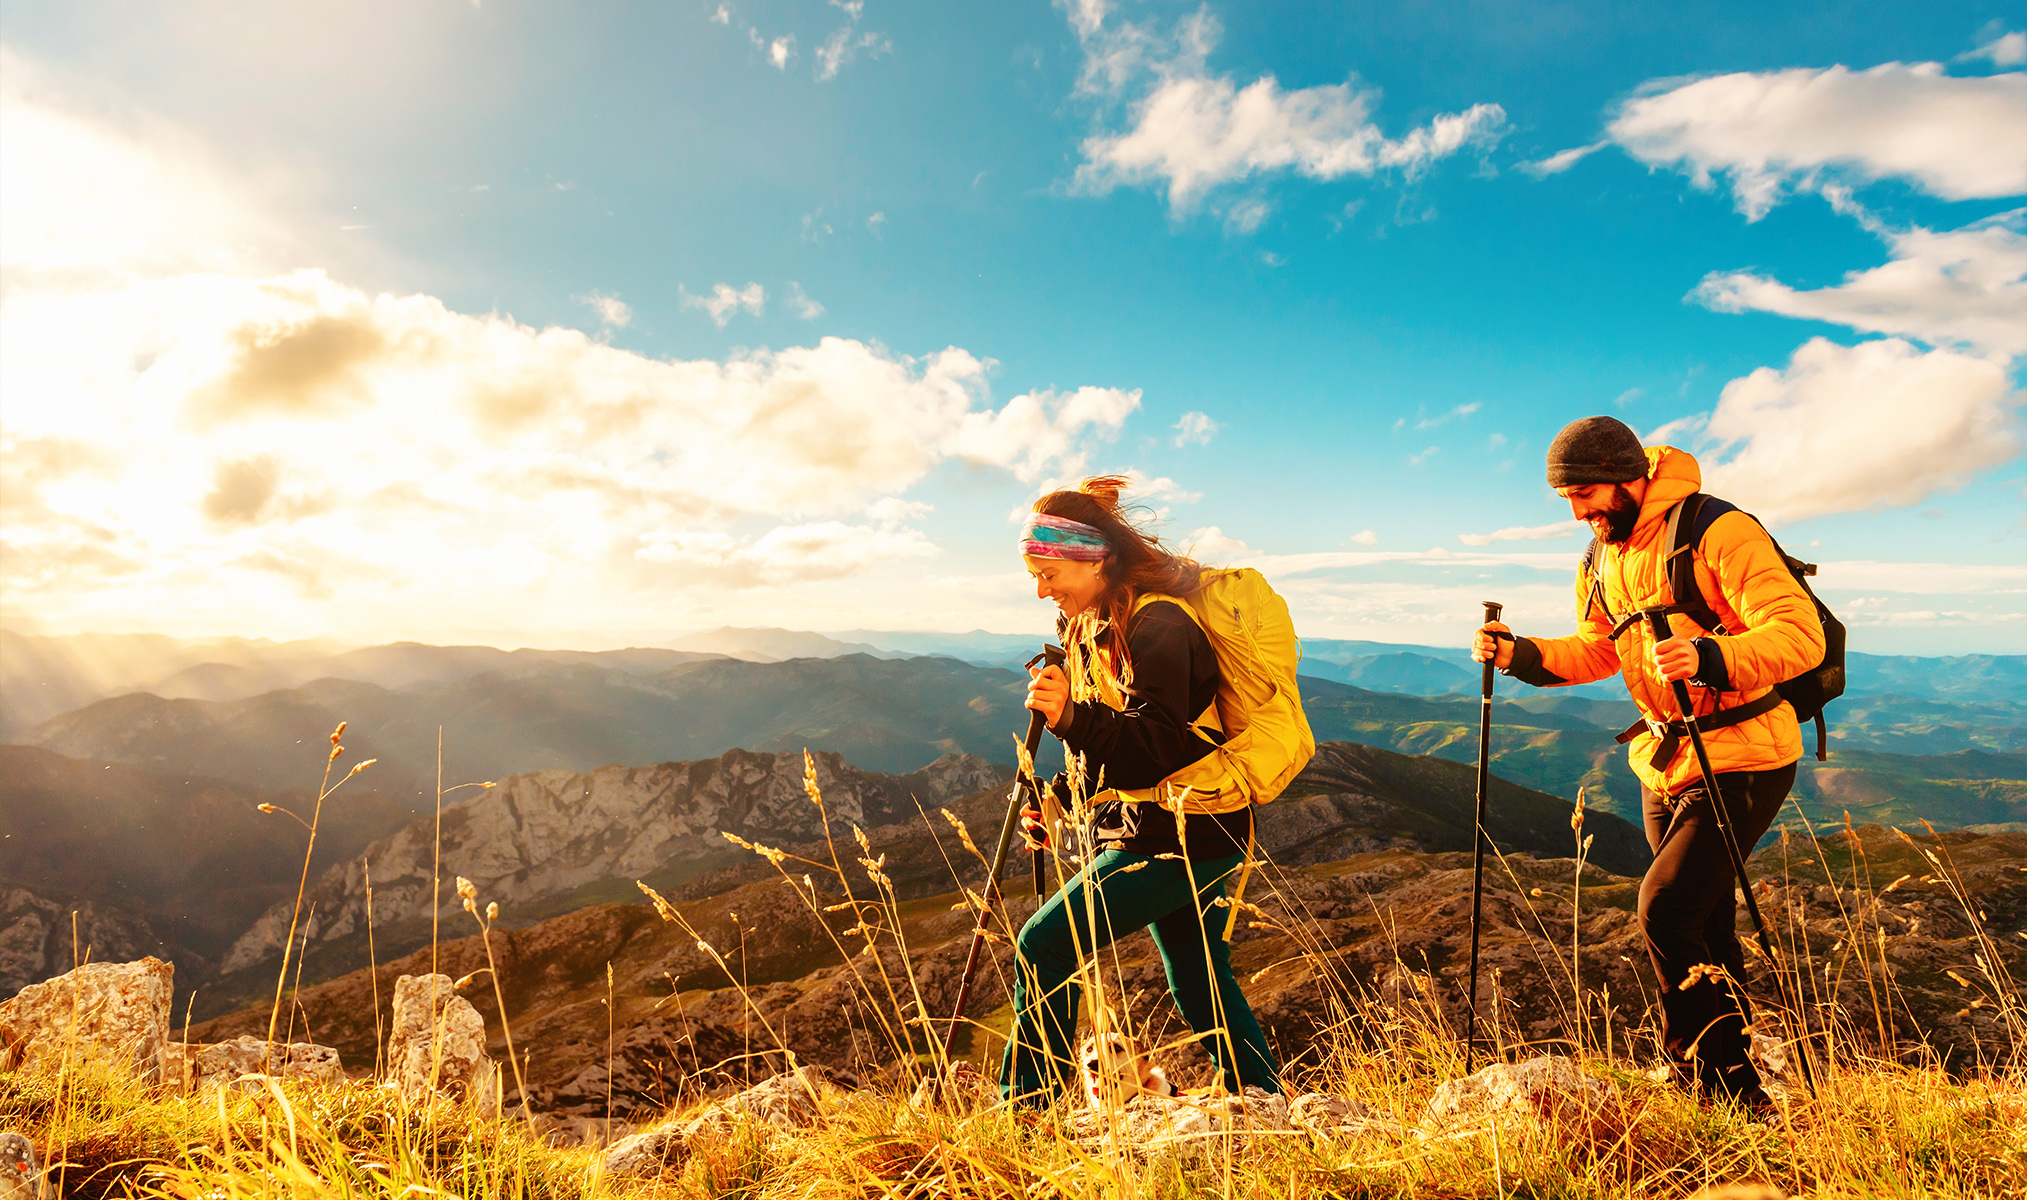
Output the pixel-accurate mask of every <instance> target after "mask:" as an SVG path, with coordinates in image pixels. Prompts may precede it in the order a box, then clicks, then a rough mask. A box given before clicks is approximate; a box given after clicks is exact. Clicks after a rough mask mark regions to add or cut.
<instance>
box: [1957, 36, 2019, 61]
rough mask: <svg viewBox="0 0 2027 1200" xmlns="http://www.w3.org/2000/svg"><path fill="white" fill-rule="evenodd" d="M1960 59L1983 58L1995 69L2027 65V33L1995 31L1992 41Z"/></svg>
mask: <svg viewBox="0 0 2027 1200" xmlns="http://www.w3.org/2000/svg"><path fill="white" fill-rule="evenodd" d="M1959 57H1962V58H1966V59H1975V58H1982V59H1985V60H1986V61H1988V62H1990V63H1991V64H1992V65H1993V66H1995V67H2017V66H2019V65H2021V64H2022V63H2027V33H2022V32H2020V31H2019V30H2014V31H2013V32H2012V33H1998V32H1997V31H1994V35H1993V37H1992V38H1991V40H1989V41H1987V42H1985V43H1983V44H1982V45H1980V46H1979V47H1978V48H1977V49H1976V50H1973V51H1971V52H1970V53H1968V54H1964V55H1961V56H1959Z"/></svg>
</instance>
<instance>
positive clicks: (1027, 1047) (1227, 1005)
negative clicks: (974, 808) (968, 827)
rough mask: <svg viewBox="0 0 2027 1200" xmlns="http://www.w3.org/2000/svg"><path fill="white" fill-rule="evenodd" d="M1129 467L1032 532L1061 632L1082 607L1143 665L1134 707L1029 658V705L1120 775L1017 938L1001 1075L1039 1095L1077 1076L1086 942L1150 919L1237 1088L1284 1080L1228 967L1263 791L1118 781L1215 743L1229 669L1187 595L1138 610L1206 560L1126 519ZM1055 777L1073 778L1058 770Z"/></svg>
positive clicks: (1030, 815)
mask: <svg viewBox="0 0 2027 1200" xmlns="http://www.w3.org/2000/svg"><path fill="white" fill-rule="evenodd" d="M1126 482H1127V481H1126V480H1124V479H1122V478H1118V477H1113V476H1101V477H1098V478H1094V479H1087V480H1085V481H1084V482H1083V484H1082V485H1080V486H1079V487H1078V488H1077V490H1076V491H1059V492H1051V493H1050V494H1048V495H1047V496H1044V497H1042V498H1041V499H1040V500H1038V501H1036V502H1035V505H1034V511H1033V513H1032V515H1030V517H1029V518H1028V521H1027V524H1026V525H1025V526H1024V527H1023V529H1022V530H1021V535H1020V552H1021V559H1022V561H1023V562H1024V563H1025V564H1026V566H1027V569H1028V573H1029V574H1030V575H1032V576H1033V577H1034V580H1035V594H1036V596H1038V597H1039V598H1041V599H1044V600H1052V601H1054V602H1055V604H1056V610H1057V614H1058V616H1057V626H1058V630H1059V632H1061V633H1062V634H1063V635H1064V636H1065V638H1066V641H1065V644H1066V645H1067V644H1068V641H1069V639H1070V638H1071V637H1072V636H1073V635H1074V634H1075V633H1076V632H1077V630H1076V629H1075V628H1074V626H1076V625H1077V624H1079V623H1080V621H1079V618H1081V619H1082V623H1085V624H1086V625H1087V627H1088V623H1092V622H1096V623H1098V633H1097V634H1096V637H1095V650H1096V653H1097V655H1098V656H1100V657H1101V658H1103V659H1105V660H1106V664H1105V665H1106V667H1107V668H1108V669H1109V674H1110V676H1111V677H1112V678H1115V679H1119V680H1122V681H1130V682H1129V683H1128V684H1127V686H1126V687H1125V688H1124V689H1123V691H1124V695H1123V701H1124V707H1121V708H1114V707H1112V706H1110V705H1107V704H1105V703H1102V702H1100V701H1098V700H1086V701H1083V702H1073V701H1072V700H1071V695H1070V690H1071V689H1070V680H1069V677H1068V675H1066V674H1065V672H1064V671H1063V669H1062V668H1060V667H1054V666H1051V667H1048V668H1046V669H1041V670H1035V671H1031V672H1030V674H1031V675H1032V676H1033V678H1032V680H1031V681H1030V683H1029V685H1028V698H1027V707H1028V708H1030V709H1033V710H1034V711H1036V712H1039V713H1041V714H1042V715H1043V716H1044V717H1046V718H1047V720H1048V727H1049V730H1050V732H1052V733H1054V734H1055V735H1056V736H1057V737H1058V738H1060V739H1061V740H1062V742H1063V745H1064V747H1065V748H1066V750H1067V751H1068V752H1070V753H1075V754H1081V755H1083V756H1084V760H1085V767H1084V778H1086V779H1089V780H1094V781H1095V780H1100V779H1101V778H1102V781H1103V784H1104V787H1105V789H1106V790H1105V791H1102V792H1100V793H1098V794H1097V795H1095V796H1093V797H1092V801H1093V806H1094V813H1093V818H1092V830H1091V832H1092V834H1093V835H1094V841H1095V842H1096V846H1095V847H1094V848H1095V849H1096V850H1097V851H1098V852H1097V853H1096V854H1094V856H1093V857H1092V859H1091V861H1090V863H1089V864H1088V865H1086V866H1085V868H1084V869H1083V870H1082V871H1080V872H1078V873H1077V875H1076V877H1075V878H1073V879H1071V880H1070V881H1069V882H1068V883H1067V884H1065V885H1064V886H1063V887H1062V889H1061V890H1059V891H1058V892H1057V893H1056V894H1055V896H1054V897H1052V898H1050V899H1049V900H1048V901H1047V902H1046V903H1044V904H1043V905H1042V906H1041V908H1040V910H1039V911H1037V912H1036V913H1035V915H1034V917H1033V918H1032V919H1030V920H1029V921H1028V923H1027V925H1026V926H1024V927H1023V928H1022V929H1021V932H1020V937H1019V938H1018V940H1017V942H1016V948H1017V951H1018V955H1019V958H1018V962H1017V964H1016V970H1015V984H1014V1012H1015V1014H1016V1016H1015V1024H1014V1032H1013V1037H1012V1039H1011V1040H1010V1041H1009V1042H1008V1043H1007V1048H1006V1057H1005V1060H1004V1063H1003V1065H1002V1069H1001V1092H1002V1095H1003V1096H1005V1097H1007V1098H1008V1099H1011V1100H1014V1101H1015V1102H1017V1103H1021V1104H1024V1105H1029V1106H1035V1107H1041V1106H1046V1105H1047V1104H1049V1103H1051V1102H1052V1101H1053V1100H1054V1099H1055V1098H1056V1097H1057V1096H1059V1095H1061V1094H1063V1093H1064V1092H1065V1090H1068V1091H1070V1092H1071V1094H1075V1088H1074V1087H1072V1086H1071V1080H1072V1079H1073V1078H1074V1077H1075V1072H1076V1069H1077V1068H1076V1064H1075V1063H1074V1062H1073V1056H1072V1038H1073V1037H1074V1036H1075V1033H1076V1029H1077V1009H1078V1002H1079V1000H1080V998H1081V997H1080V995H1079V991H1080V987H1079V984H1078V982H1077V980H1076V979H1075V978H1074V977H1075V975H1076V973H1077V965H1078V955H1079V953H1080V952H1083V953H1090V952H1092V951H1095V950H1097V949H1099V948H1102V947H1104V946H1106V945H1109V944H1110V943H1111V942H1112V941H1114V940H1115V939H1117V938H1119V937H1122V936H1124V935H1126V934H1129V933H1132V932H1133V931H1134V930H1136V929H1140V928H1142V927H1143V926H1144V927H1148V928H1149V929H1150V930H1151V932H1152V933H1153V935H1154V944H1155V946H1156V948H1157V949H1159V950H1160V951H1161V961H1162V965H1163V967H1164V968H1166V970H1167V972H1168V987H1169V992H1170V993H1171V995H1173V997H1174V999H1175V1006H1176V1008H1177V1009H1178V1010H1179V1011H1180V1012H1181V1013H1182V1016H1183V1019H1184V1020H1186V1021H1188V1022H1189V1024H1190V1028H1191V1029H1193V1030H1195V1031H1196V1032H1197V1033H1199V1034H1207V1035H1210V1036H1207V1037H1205V1038H1204V1041H1205V1043H1206V1044H1207V1045H1208V1046H1209V1048H1210V1050H1211V1052H1212V1054H1213V1055H1214V1057H1215V1058H1216V1059H1217V1062H1218V1066H1219V1067H1220V1068H1222V1070H1223V1077H1224V1086H1225V1088H1226V1089H1227V1090H1229V1091H1232V1092H1237V1091H1239V1090H1240V1088H1241V1087H1242V1086H1243V1085H1247V1084H1251V1085H1253V1086H1256V1087H1260V1088H1264V1089H1266V1090H1267V1091H1269V1092H1279V1091H1280V1090H1281V1084H1280V1080H1279V1076H1280V1064H1279V1063H1277V1062H1276V1061H1275V1059H1274V1054H1273V1052H1272V1051H1271V1050H1269V1049H1268V1048H1267V1041H1266V1038H1265V1037H1264V1036H1263V1035H1262V1033H1261V1032H1260V1023H1259V1022H1258V1021H1257V1020H1256V1019H1255V1018H1254V1016H1253V1010H1252V1007H1251V1006H1250V1005H1248V1004H1247V1003H1246V997H1245V994H1244V993H1242V992H1241V991H1240V990H1239V983H1238V980H1237V979H1236V978H1234V977H1233V975H1232V965H1231V946H1230V945H1229V944H1228V943H1227V942H1226V940H1225V937H1224V930H1225V919H1224V917H1225V912H1226V910H1225V909H1224V908H1223V907H1221V906H1214V901H1216V900H1217V899H1219V898H1220V897H1222V896H1224V895H1225V891H1226V881H1227V879H1228V878H1232V877H1235V876H1236V875H1237V874H1238V872H1239V870H1240V866H1241V864H1242V863H1243V861H1244V860H1245V858H1246V855H1247V852H1248V849H1249V844H1250V835H1251V833H1252V812H1251V810H1250V808H1242V809H1240V810H1239V811H1237V812H1232V813H1220V814H1216V815H1189V816H1186V817H1184V816H1179V815H1177V814H1176V813H1173V812H1171V811H1169V810H1168V809H1165V808H1162V807H1160V806H1159V805H1158V804H1153V803H1145V802H1134V801H1131V800H1126V799H1123V798H1121V797H1120V796H1119V795H1118V794H1117V792H1116V791H1114V790H1113V789H1126V790H1129V791H1130V790H1135V789H1146V788H1152V787H1154V786H1155V785H1157V784H1159V783H1161V782H1162V781H1163V780H1164V779H1166V778H1168V777H1169V776H1170V775H1172V774H1174V773H1175V772H1176V771H1178V770H1180V769H1182V768H1183V767H1186V766H1188V765H1190V764H1191V763H1194V762H1196V761H1197V760H1199V759H1201V758H1203V757H1205V756H1206V755H1208V754H1210V753H1211V752H1212V750H1213V749H1214V748H1215V747H1214V744H1213V743H1212V742H1210V741H1209V740H1207V739H1206V738H1204V737H1203V736H1201V735H1200V734H1199V733H1198V732H1197V731H1196V730H1195V729H1194V728H1193V727H1192V723H1193V721H1194V719H1195V718H1197V717H1198V716H1200V715H1201V714H1203V713H1204V712H1205V710H1206V709H1208V708H1210V707H1211V706H1212V704H1213V703H1214V702H1215V700H1216V698H1217V692H1218V683H1219V673H1218V661H1217V658H1216V656H1215V655H1214V653H1213V652H1212V649H1211V644H1210V641H1209V639H1208V638H1206V636H1205V635H1204V632H1203V630H1202V629H1200V628H1199V627H1198V626H1197V624H1196V623H1195V622H1194V621H1192V620H1191V619H1190V616H1189V614H1188V613H1186V612H1184V611H1183V608H1182V606H1180V605H1178V604H1176V603H1174V602H1173V601H1167V600H1160V601H1154V602H1152V603H1149V604H1146V605H1145V606H1142V607H1139V608H1138V609H1137V610H1136V607H1135V604H1136V601H1137V600H1138V599H1139V598H1140V597H1142V596H1143V595H1149V594H1158V595H1163V596H1187V595H1189V594H1190V593H1191V592H1193V591H1195V590H1196V588H1197V586H1198V577H1199V574H1200V572H1201V570H1202V568H1200V567H1199V566H1198V564H1196V563H1195V562H1192V561H1191V560H1190V559H1188V558H1184V557H1181V556H1179V555H1175V554H1171V553H1169V552H1168V550H1167V549H1166V548H1165V547H1164V546H1163V545H1162V544H1161V542H1160V541H1159V540H1158V539H1156V538H1154V537H1151V536H1149V535H1148V534H1146V533H1144V532H1142V531H1141V530H1140V529H1138V528H1136V527H1135V526H1134V525H1133V524H1131V523H1129V521H1128V520H1127V518H1126V516H1125V514H1124V512H1122V509H1121V506H1120V502H1119V493H1120V491H1121V489H1122V488H1123V487H1124V486H1125V484H1126ZM1075 661H1076V659H1075V657H1074V656H1073V658H1072V662H1073V663H1074V662H1075ZM1101 770H1102V771H1103V772H1104V774H1103V775H1102V777H1101V776H1100V774H1099V772H1100V771H1101ZM1053 790H1054V791H1056V793H1057V795H1058V796H1059V797H1060V796H1062V795H1063V794H1064V792H1065V790H1066V789H1065V788H1064V786H1063V784H1062V782H1061V777H1060V776H1059V777H1058V783H1057V785H1056V787H1055V788H1054V789H1053ZM1023 827H1024V832H1025V834H1026V836H1027V837H1028V840H1029V845H1030V847H1034V846H1036V845H1038V844H1039V843H1040V842H1041V841H1042V840H1043V839H1045V837H1046V833H1045V826H1044V824H1043V820H1042V814H1041V813H1039V812H1035V811H1034V810H1029V811H1028V812H1027V813H1026V814H1025V815H1024V820H1023ZM1185 855H1187V858H1186V859H1185V857H1184V856H1185ZM1122 872H1129V873H1126V874H1122ZM1192 879H1194V894H1192ZM1094 905H1095V908H1096V911H1095V913H1093V911H1092V906H1094ZM1206 911H1208V912H1209V913H1210V914H1212V915H1211V919H1210V920H1209V922H1208V928H1207V927H1206V926H1207V922H1206V920H1205V913H1206ZM1094 918H1095V919H1094ZM1094 929H1095V937H1094V934H1093V930H1094ZM1214 1031H1215V1032H1214Z"/></svg>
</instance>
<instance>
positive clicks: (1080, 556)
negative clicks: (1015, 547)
mask: <svg viewBox="0 0 2027 1200" xmlns="http://www.w3.org/2000/svg"><path fill="white" fill-rule="evenodd" d="M1021 553H1022V554H1024V555H1026V556H1027V557H1029V558H1067V559H1071V560H1073V561H1076V562H1100V561H1103V559H1104V558H1105V556H1106V555H1108V554H1110V553H1112V547H1110V546H1108V545H1106V544H1105V535H1104V534H1103V533H1100V532H1099V531H1098V527H1097V526H1095V525H1086V524H1084V523H1083V522H1082V521H1072V520H1070V519H1069V518H1068V517H1052V516H1050V515H1049V514H1047V513H1033V514H1031V515H1029V517H1028V523H1027V524H1026V525H1023V526H1021Z"/></svg>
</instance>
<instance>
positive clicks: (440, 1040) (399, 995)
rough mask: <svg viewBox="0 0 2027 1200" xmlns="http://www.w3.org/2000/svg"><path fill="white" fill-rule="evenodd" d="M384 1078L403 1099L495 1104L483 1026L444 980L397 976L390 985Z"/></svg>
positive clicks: (494, 1074)
mask: <svg viewBox="0 0 2027 1200" xmlns="http://www.w3.org/2000/svg"><path fill="white" fill-rule="evenodd" d="M387 1063H388V1077H389V1078H390V1079H391V1080H392V1081H393V1082H394V1085H395V1087H396V1088H397V1089H399V1091H400V1092H401V1095H402V1097H403V1098H404V1099H406V1100H407V1101H408V1102H409V1103H411V1104H416V1103H420V1102H421V1101H422V1100H424V1099H426V1098H427V1097H428V1096H429V1095H430V1092H431V1085H432V1082H433V1083H434V1090H435V1091H436V1093H437V1094H439V1095H443V1096H446V1097H449V1098H450V1099H453V1100H460V1101H463V1102H465V1103H468V1104H471V1105H473V1106H474V1107H478V1108H490V1107H492V1106H493V1105H494V1104H496V1103H497V1102H498V1101H499V1098H500V1074H499V1069H498V1068H497V1067H496V1066H494V1064H493V1060H492V1056H491V1055H489V1054H487V1053H486V1023H485V1021H484V1019H482V1018H481V1017H480V1016H479V1012H478V1010H477V1009H475V1008H473V1007H472V1006H471V1003H470V1002H469V1001H467V1000H466V999H465V998H464V997H463V996H460V995H458V994H457V987H456V984H455V983H454V982H453V981H452V979H451V977H450V976H448V975H403V976H402V977H401V978H399V979H397V980H395V981H394V1022H393V1030H392V1032H391V1033H390V1034H389V1035H388V1038H387Z"/></svg>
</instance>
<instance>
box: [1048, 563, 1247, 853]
mask: <svg viewBox="0 0 2027 1200" xmlns="http://www.w3.org/2000/svg"><path fill="white" fill-rule="evenodd" d="M1126 645H1127V649H1128V650H1129V651H1130V653H1131V656H1132V660H1133V688H1132V694H1131V695H1130V696H1129V697H1128V700H1127V704H1126V708H1125V709H1124V710H1123V711H1121V710H1116V709H1114V708H1112V707H1111V706H1110V705H1107V704H1105V703H1103V702H1101V701H1097V700H1087V701H1085V702H1083V703H1081V704H1075V705H1072V706H1070V707H1069V708H1067V709H1065V710H1064V716H1065V717H1066V718H1067V719H1066V720H1065V721H1063V722H1061V723H1060V724H1061V725H1062V728H1060V729H1058V730H1056V731H1055V732H1056V735H1057V736H1058V737H1060V738H1061V739H1062V740H1063V744H1064V745H1065V746H1066V747H1067V748H1069V749H1070V750H1073V751H1075V752H1077V753H1079V754H1082V755H1084V762H1085V778H1086V779H1087V780H1090V781H1091V784H1090V786H1094V787H1095V786H1096V783H1097V779H1098V771H1099V768H1101V767H1102V768H1104V771H1105V786H1106V787H1116V788H1125V789H1129V790H1134V789H1139V788H1150V787H1153V786H1154V785H1155V784H1158V783H1160V782H1161V781H1162V780H1164V779H1166V778H1168V777H1169V776H1170V775H1173V774H1175V773H1176V772H1177V771H1180V770H1182V769H1183V768H1184V767H1186V766H1189V765H1190V764H1191V763H1193V762H1196V761H1197V760H1198V759H1200V758H1203V757H1204V756H1205V755H1207V754H1209V753H1210V752H1211V751H1212V750H1214V749H1216V744H1215V743H1213V742H1211V741H1208V740H1206V739H1205V738H1204V737H1203V736H1202V735H1200V734H1198V733H1197V732H1196V730H1194V729H1192V728H1191V727H1190V722H1191V721H1194V720H1195V719H1196V718H1197V717H1198V716H1199V715H1200V714H1201V713H1202V712H1203V711H1204V710H1205V709H1207V708H1209V707H1210V706H1211V705H1212V704H1213V703H1215V702H1216V700H1217V695H1218V681H1219V675H1218V659H1217V655H1216V654H1215V653H1214V652H1213V651H1212V650H1211V643H1210V639H1209V638H1207V637H1205V636H1204V631H1203V630H1202V629H1199V628H1198V627H1197V623H1196V622H1195V621H1192V620H1190V618H1189V615H1188V614H1187V613H1185V612H1183V611H1182V609H1181V608H1180V607H1179V606H1177V605H1176V604H1174V603H1173V602H1171V601H1166V600H1162V601H1157V602H1155V603H1153V604H1150V605H1148V606H1147V607H1145V608H1143V609H1141V610H1140V611H1139V612H1138V613H1135V614H1134V615H1133V617H1132V620H1131V623H1130V625H1129V626H1128V630H1127V636H1126ZM1185 819H1186V820H1187V821H1188V825H1187V827H1186V828H1185V830H1183V832H1185V833H1187V835H1188V841H1187V844H1188V847H1189V857H1190V859H1191V860H1192V861H1201V860H1204V859H1212V858H1223V857H1225V856H1226V855H1230V854H1237V853H1240V852H1241V851H1243V850H1244V849H1245V848H1246V839H1247V835H1248V834H1249V833H1250V831H1251V830H1252V825H1253V814H1252V810H1251V809H1250V808H1244V809H1240V810H1239V811H1238V812H1233V813H1219V814H1217V815H1215V816H1209V815H1196V816H1189V817H1187V818H1185ZM1092 824H1093V832H1094V833H1095V835H1096V839H1097V841H1098V842H1099V844H1100V845H1103V846H1117V847H1118V848H1120V849H1122V850H1126V851H1129V852H1131V853H1134V854H1175V853H1179V852H1181V850H1182V849H1183V845H1184V841H1183V839H1182V838H1181V837H1180V836H1178V831H1177V829H1176V817H1175V815H1174V814H1172V813H1170V812H1168V811H1167V810H1166V809H1163V808H1160V807H1158V806H1156V805H1152V804H1132V803H1126V802H1123V801H1111V802H1108V803H1104V804H1100V805H1099V806H1098V808H1097V811H1096V812H1095V814H1094V817H1093V822H1092Z"/></svg>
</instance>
